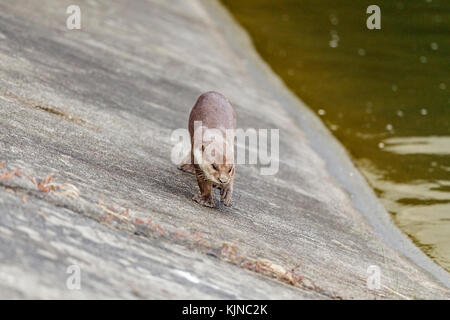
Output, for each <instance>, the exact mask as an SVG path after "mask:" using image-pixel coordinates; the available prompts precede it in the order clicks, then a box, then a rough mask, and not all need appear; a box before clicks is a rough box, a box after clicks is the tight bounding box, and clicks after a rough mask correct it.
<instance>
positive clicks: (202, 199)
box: [192, 194, 216, 208]
mask: <svg viewBox="0 0 450 320" xmlns="http://www.w3.org/2000/svg"><path fill="white" fill-rule="evenodd" d="M192 200H194V201H195V202H198V203H200V204H201V205H203V206H205V207H210V208H214V207H215V206H216V204H215V203H214V200H213V198H212V197H211V196H210V195H206V196H202V195H201V194H197V195H195V196H194V197H193V198H192Z"/></svg>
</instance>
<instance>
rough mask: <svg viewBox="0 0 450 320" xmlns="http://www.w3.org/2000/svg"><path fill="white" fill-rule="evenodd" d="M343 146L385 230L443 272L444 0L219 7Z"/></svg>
mask: <svg viewBox="0 0 450 320" xmlns="http://www.w3.org/2000/svg"><path fill="white" fill-rule="evenodd" d="M222 2H223V4H225V6H226V7H227V8H228V9H229V10H230V11H231V13H232V14H233V15H234V16H235V18H236V19H237V20H238V22H240V23H241V24H242V25H243V26H244V27H245V28H246V29H247V31H248V32H249V34H250V36H251V37H252V39H253V42H254V44H255V46H256V48H257V50H258V51H259V53H260V54H261V56H262V57H263V58H264V59H265V60H266V61H267V62H268V63H269V64H270V65H271V66H272V68H273V70H274V71H275V72H276V73H277V74H279V75H280V76H281V77H282V78H283V79H284V81H285V82H286V84H287V85H288V86H289V87H290V88H291V89H292V90H293V91H294V92H295V93H296V94H297V95H298V96H299V97H300V98H301V99H302V100H303V101H304V102H305V103H306V104H307V105H309V106H310V107H311V108H312V109H313V110H315V111H316V112H317V114H318V115H319V116H320V117H321V118H322V120H323V121H324V123H325V124H326V125H327V126H328V128H329V129H330V131H331V132H332V133H333V134H334V135H335V136H336V137H337V138H338V139H339V140H340V141H341V142H342V143H343V144H344V145H345V147H346V148H347V150H348V151H349V152H350V154H351V155H352V157H353V160H354V162H355V163H356V165H357V166H358V167H359V168H360V170H361V171H362V173H363V174H364V176H365V177H366V179H367V180H368V182H369V184H370V185H371V186H372V187H373V188H374V190H375V191H376V193H377V194H378V196H379V198H380V199H381V201H382V202H383V204H384V205H385V207H386V209H387V210H388V211H389V212H390V213H391V214H392V217H393V220H394V221H395V223H396V224H397V225H398V226H399V227H400V228H401V229H402V230H403V231H404V232H405V233H406V234H407V235H408V236H409V237H410V238H411V239H412V240H413V241H414V242H415V243H416V244H417V245H418V246H419V247H420V248H421V249H422V250H423V251H424V252H425V253H426V254H428V255H429V256H430V257H431V258H433V259H434V260H435V261H436V262H437V263H438V264H440V265H441V266H443V267H444V268H445V269H446V270H448V271H450V126H449V120H450V94H449V93H450V1H448V0H442V1H440V0H408V1H393V0H389V1H383V0H378V1H377V3H376V4H377V5H378V6H380V8H381V30H368V29H367V27H366V19H367V17H368V16H369V15H368V14H366V9H367V7H368V6H369V5H371V4H374V3H373V1H366V0H358V1H355V0H340V1H330V0H321V1H317V0H277V1H273V0H222Z"/></svg>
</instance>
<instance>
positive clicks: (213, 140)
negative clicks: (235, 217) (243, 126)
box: [178, 91, 236, 207]
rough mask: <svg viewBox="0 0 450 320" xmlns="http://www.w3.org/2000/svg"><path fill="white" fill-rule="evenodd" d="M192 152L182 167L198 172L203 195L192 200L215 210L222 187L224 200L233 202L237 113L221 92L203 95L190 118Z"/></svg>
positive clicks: (197, 175)
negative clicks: (215, 194)
mask: <svg viewBox="0 0 450 320" xmlns="http://www.w3.org/2000/svg"><path fill="white" fill-rule="evenodd" d="M188 127H189V134H190V136H191V152H190V154H189V155H188V156H187V157H186V158H185V159H184V160H183V161H182V163H181V164H180V165H179V166H178V168H179V169H180V170H183V171H186V172H191V173H195V176H196V177H197V182H198V186H199V188H200V194H198V195H195V196H194V197H193V198H192V199H193V200H194V201H196V202H198V203H200V204H202V205H204V206H207V207H214V206H215V203H214V199H213V187H217V188H220V189H221V190H220V195H221V200H222V201H223V202H224V204H225V205H227V206H229V205H230V203H231V196H232V194H233V184H234V174H235V170H236V169H235V165H234V134H235V132H234V131H235V129H236V114H235V112H234V109H233V106H232V105H231V103H230V101H229V100H228V99H227V98H226V97H224V96H223V95H222V94H220V93H217V92H213V91H211V92H206V93H203V94H202V95H201V96H200V97H199V98H198V99H197V102H196V103H195V105H194V107H193V108H192V110H191V113H190V115H189V125H188Z"/></svg>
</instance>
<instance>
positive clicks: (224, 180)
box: [219, 178, 228, 183]
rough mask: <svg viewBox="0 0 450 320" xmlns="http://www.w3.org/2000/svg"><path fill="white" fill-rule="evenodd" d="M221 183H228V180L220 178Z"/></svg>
mask: <svg viewBox="0 0 450 320" xmlns="http://www.w3.org/2000/svg"><path fill="white" fill-rule="evenodd" d="M219 182H220V183H227V182H228V179H226V178H219Z"/></svg>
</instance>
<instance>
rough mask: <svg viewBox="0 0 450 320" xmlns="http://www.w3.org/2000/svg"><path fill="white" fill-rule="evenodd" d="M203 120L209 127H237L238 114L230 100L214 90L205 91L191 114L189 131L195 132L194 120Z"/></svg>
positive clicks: (203, 123) (204, 124)
mask: <svg viewBox="0 0 450 320" xmlns="http://www.w3.org/2000/svg"><path fill="white" fill-rule="evenodd" d="M195 121H201V122H202V125H203V126H205V127H208V128H209V129H213V128H217V129H235V128H236V115H235V112H234V108H233V106H232V105H231V103H230V101H229V100H228V99H227V98H226V97H225V96H223V95H222V94H220V93H218V92H214V91H210V92H206V93H203V94H202V95H201V96H200V97H198V99H197V102H196V103H195V105H194V107H193V108H192V110H191V114H190V115H189V133H190V134H191V136H192V135H193V132H194V122H195Z"/></svg>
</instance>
